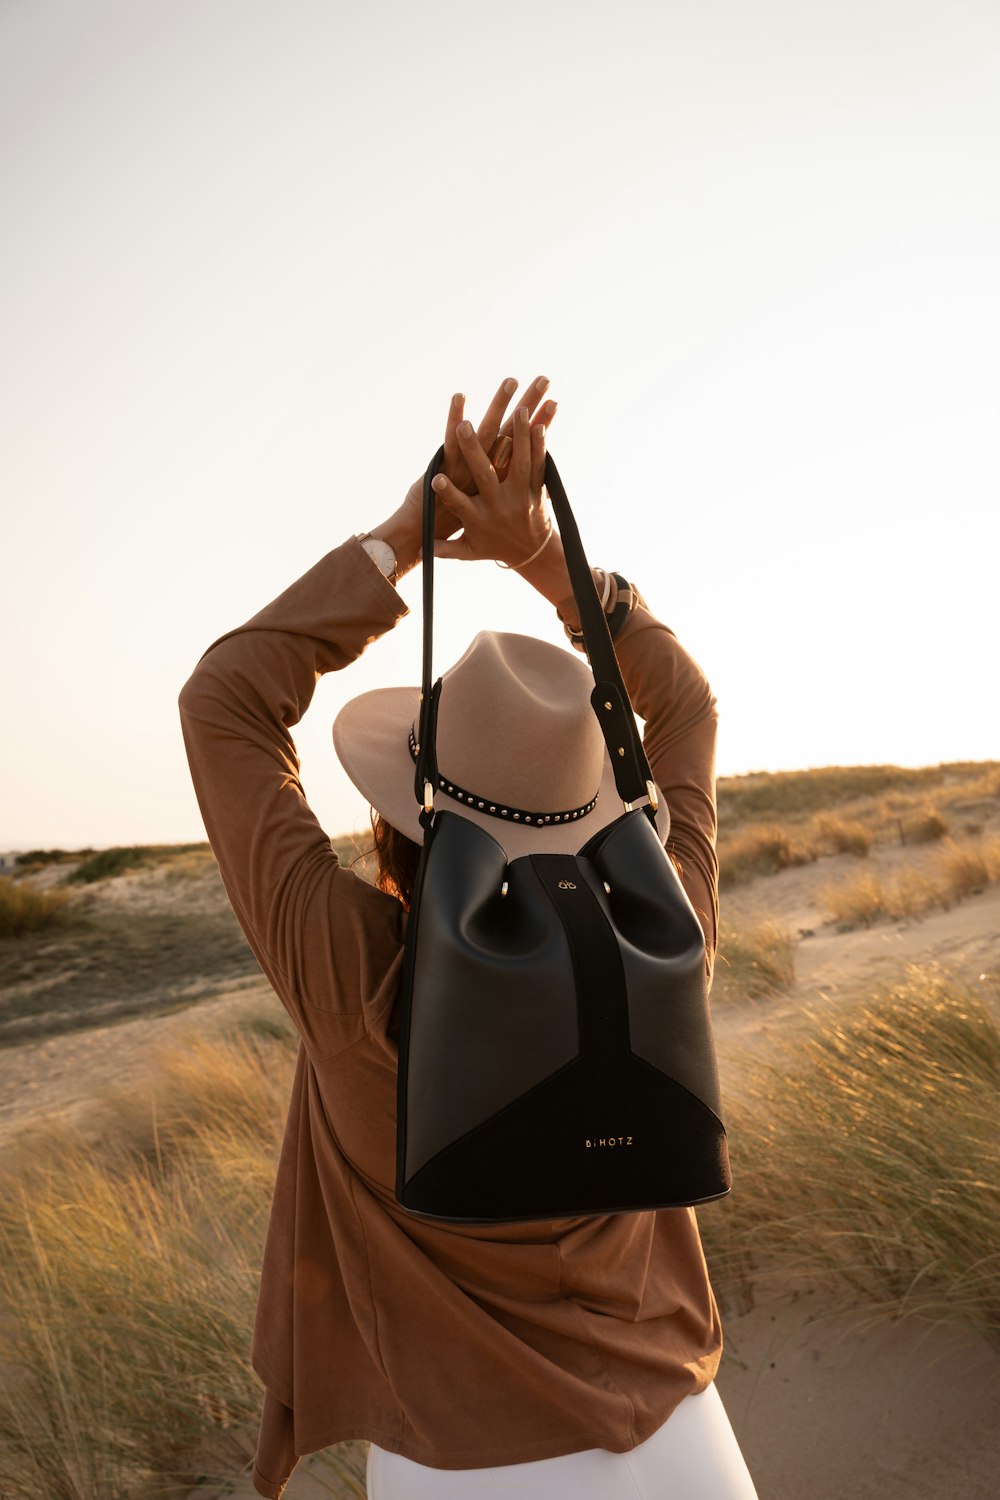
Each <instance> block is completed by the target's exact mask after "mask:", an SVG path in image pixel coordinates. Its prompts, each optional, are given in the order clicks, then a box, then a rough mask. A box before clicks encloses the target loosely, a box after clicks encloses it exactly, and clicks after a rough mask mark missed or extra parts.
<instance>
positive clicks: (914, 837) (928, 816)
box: [899, 807, 948, 844]
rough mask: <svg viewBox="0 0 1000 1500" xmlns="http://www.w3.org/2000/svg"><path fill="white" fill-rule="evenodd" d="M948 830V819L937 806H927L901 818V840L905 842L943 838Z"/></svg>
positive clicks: (912, 842) (919, 842)
mask: <svg viewBox="0 0 1000 1500" xmlns="http://www.w3.org/2000/svg"><path fill="white" fill-rule="evenodd" d="M947 832H948V819H947V818H946V817H945V816H944V814H943V813H942V812H939V811H938V809H937V808H936V807H925V808H921V809H919V810H918V811H917V812H914V813H911V814H910V816H909V817H908V818H900V820H899V836H900V842H901V843H904V844H928V843H930V842H931V841H932V840H933V839H943V838H944V836H945V834H946V833H947Z"/></svg>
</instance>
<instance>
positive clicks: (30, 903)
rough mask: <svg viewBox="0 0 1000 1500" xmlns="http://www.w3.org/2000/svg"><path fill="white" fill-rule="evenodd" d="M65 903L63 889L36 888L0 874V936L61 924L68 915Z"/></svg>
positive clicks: (68, 911)
mask: <svg viewBox="0 0 1000 1500" xmlns="http://www.w3.org/2000/svg"><path fill="white" fill-rule="evenodd" d="M69 907H70V896H69V892H68V891H66V890H61V889H59V888H58V887H57V888H56V889H55V890H44V891H43V890H38V889H37V888H36V887H35V886H30V885H25V884H24V882H23V881H19V880H15V879H14V878H13V877H12V876H10V875H0V938H20V937H25V936H26V935H27V934H28V933H32V932H46V931H48V930H50V929H51V928H53V927H63V926H65V925H66V923H67V922H68V921H69V919H70V915H71V914H70V909H69Z"/></svg>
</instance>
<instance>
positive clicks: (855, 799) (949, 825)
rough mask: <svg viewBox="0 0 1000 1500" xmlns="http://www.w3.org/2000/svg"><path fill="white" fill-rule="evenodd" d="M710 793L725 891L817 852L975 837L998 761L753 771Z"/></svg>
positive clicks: (993, 791) (988, 806) (992, 807)
mask: <svg viewBox="0 0 1000 1500" xmlns="http://www.w3.org/2000/svg"><path fill="white" fill-rule="evenodd" d="M716 796H717V800H718V807H719V885H720V888H721V889H723V890H725V889H727V888H729V887H732V886H735V885H741V884H743V883H745V882H746V881H748V880H754V879H756V877H757V876H758V875H766V874H774V873H775V872H776V871H778V870H783V869H786V868H787V867H789V866H791V865H802V864H809V863H811V862H812V861H814V860H817V859H819V858H820V857H821V856H822V855H824V854H853V855H857V856H858V857H860V858H864V857H865V856H867V855H868V854H869V853H870V851H871V849H872V848H873V847H874V846H875V845H879V844H893V845H915V844H922V843H926V842H928V841H929V840H934V839H941V838H943V837H944V836H945V835H946V834H948V833H952V834H953V836H956V837H957V836H959V835H961V834H973V833H976V832H977V831H979V829H981V827H982V825H983V822H984V820H985V818H986V817H987V816H989V815H990V814H991V813H995V812H996V810H997V807H998V804H1000V761H956V762H953V763H950V764H946V765H940V766H924V767H919V768H917V769H909V768H906V767H901V766H829V767H825V768H822V769H818V770H813V771H773V772H772V771H767V772H765V771H762V772H757V773H755V774H753V775H751V776H723V777H720V778H719V779H718V782H717V785H716Z"/></svg>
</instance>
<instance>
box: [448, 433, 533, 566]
mask: <svg viewBox="0 0 1000 1500" xmlns="http://www.w3.org/2000/svg"><path fill="white" fill-rule="evenodd" d="M463 429H468V430H467V431H465V430H463ZM455 436H456V440H457V442H458V445H459V449H460V451H461V454H462V457H463V459H464V461H465V464H466V466H467V468H468V471H469V473H470V475H471V477H472V481H473V483H474V485H475V487H476V491H477V493H476V494H474V495H468V494H466V493H465V492H464V491H462V490H461V489H459V488H458V486H457V485H456V484H455V483H454V482H453V481H452V480H451V479H449V478H448V477H447V476H446V475H444V474H443V473H440V474H437V475H436V476H435V477H434V479H433V480H432V481H431V483H432V485H433V487H434V490H435V491H436V493H437V494H438V496H439V498H440V500H441V501H442V502H443V504H444V506H445V507H446V509H447V510H448V511H450V512H451V513H452V514H454V515H455V516H457V517H458V522H459V524H460V525H461V526H462V527H464V530H463V532H462V535H461V536H460V537H456V538H454V539H453V540H450V541H449V540H444V539H442V538H438V539H437V540H436V541H435V543H434V556H435V557H443V558H448V557H457V558H462V559H463V560H465V561H467V562H478V561H482V560H484V559H488V558H494V559H498V560H499V561H500V562H505V563H507V564H508V565H509V566H511V567H513V568H517V567H519V566H520V565H521V564H522V563H524V562H527V561H529V560H530V559H531V557H532V556H533V554H534V553H535V552H537V551H538V549H539V548H540V547H541V545H542V543H543V542H544V541H545V540H546V538H547V537H548V533H549V529H550V527H551V524H552V522H551V519H549V518H546V516H545V514H544V508H543V503H542V489H543V486H544V482H545V423H544V421H538V422H535V423H532V422H531V413H530V411H529V408H528V407H527V406H524V405H522V406H519V407H518V408H517V410H516V411H515V413H514V420H513V440H512V442H513V451H512V454H511V459H510V469H509V471H508V474H507V478H506V479H505V480H503V481H501V480H500V479H499V477H498V475H497V472H496V469H495V468H494V467H493V465H492V464H491V463H490V460H489V458H488V457H487V454H486V450H485V448H484V447H483V444H482V442H481V441H480V439H479V437H478V436H477V435H476V434H475V433H474V432H473V431H472V424H471V423H469V422H464V423H461V424H457V425H456V427H455Z"/></svg>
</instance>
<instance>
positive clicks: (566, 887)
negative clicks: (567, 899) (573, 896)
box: [559, 880, 576, 891]
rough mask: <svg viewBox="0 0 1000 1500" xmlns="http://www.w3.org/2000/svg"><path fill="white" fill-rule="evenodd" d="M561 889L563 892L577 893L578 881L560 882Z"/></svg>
mask: <svg viewBox="0 0 1000 1500" xmlns="http://www.w3.org/2000/svg"><path fill="white" fill-rule="evenodd" d="M559 889H560V890H561V891H575V890H576V881H575V880H560V882H559Z"/></svg>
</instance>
